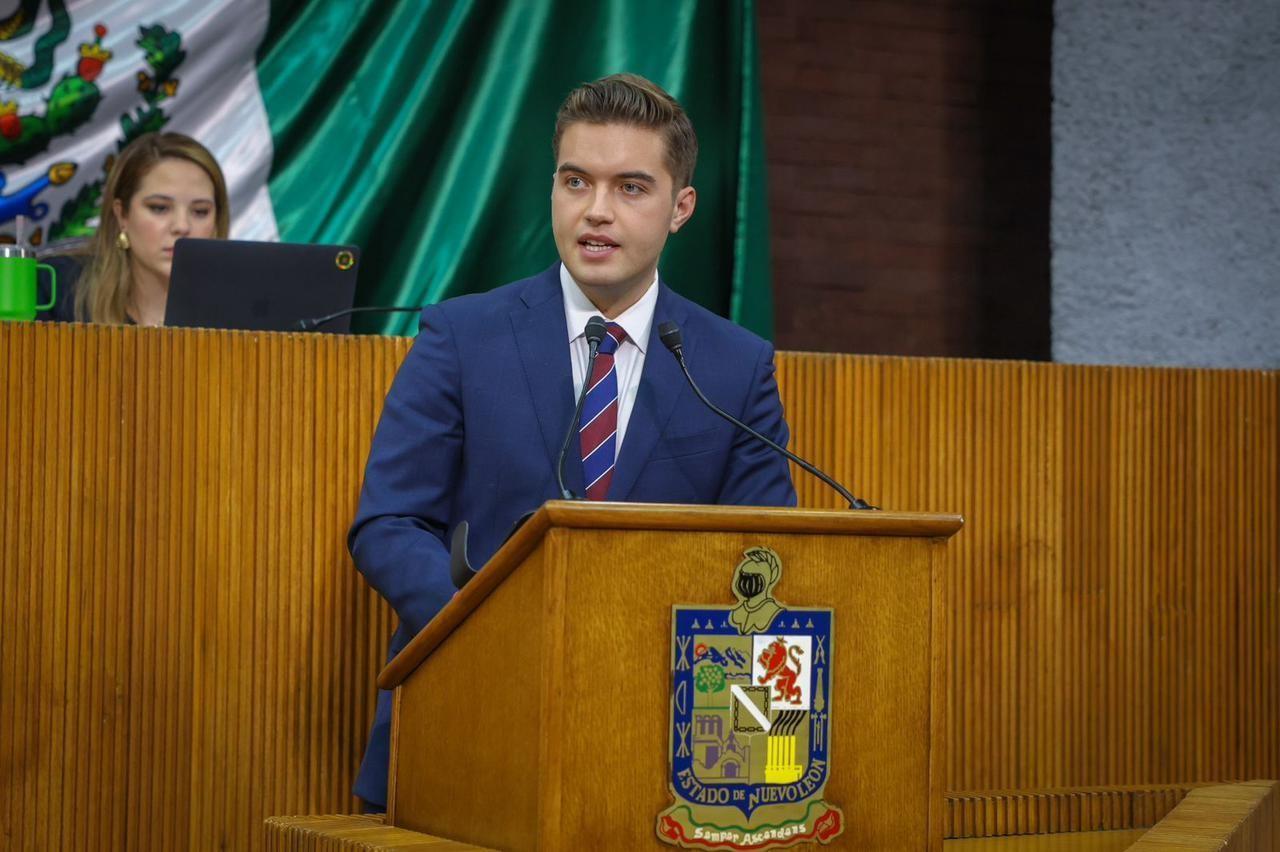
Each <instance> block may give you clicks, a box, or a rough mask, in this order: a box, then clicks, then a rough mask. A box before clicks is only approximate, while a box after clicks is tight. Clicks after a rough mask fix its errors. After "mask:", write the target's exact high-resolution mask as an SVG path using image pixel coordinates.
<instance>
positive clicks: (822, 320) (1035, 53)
mask: <svg viewBox="0 0 1280 852" xmlns="http://www.w3.org/2000/svg"><path fill="white" fill-rule="evenodd" d="M757 10H758V11H757V15H758V25H759V43H760V61H761V85H762V90H763V97H764V110H765V136H766V143H767V146H768V161H769V196H770V199H769V200H770V213H771V217H772V223H771V230H772V248H773V277H774V292H775V297H776V305H777V308H776V316H777V333H776V339H777V343H778V345H779V347H781V348H786V349H809V350H817V351H829V352H874V353H891V354H902V355H949V356H975V357H1003V358H1009V357H1012V358H1047V357H1048V356H1049V193H1050V185H1049V129H1050V128H1049V121H1050V96H1049V72H1050V37H1051V33H1052V8H1051V3H1050V2H1049V0H1021V2H1019V1H1018V0H1003V2H1001V0H977V1H976V2H959V0H954V1H953V0H936V2H923V1H922V0H920V1H918V2H909V0H881V1H880V2H874V1H873V0H866V1H865V2H864V0H834V2H828V3H813V2H799V0H762V2H759V3H758V4H757Z"/></svg>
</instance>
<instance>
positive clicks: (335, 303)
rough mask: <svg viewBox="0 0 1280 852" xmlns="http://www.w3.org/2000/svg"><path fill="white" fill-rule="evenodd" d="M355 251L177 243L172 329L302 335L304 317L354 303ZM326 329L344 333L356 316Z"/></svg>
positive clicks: (169, 311)
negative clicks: (232, 329)
mask: <svg viewBox="0 0 1280 852" xmlns="http://www.w3.org/2000/svg"><path fill="white" fill-rule="evenodd" d="M359 271H360V250H359V248H357V247H356V246H338V245H309V244H299V243H264V242H249V241H244V240H197V239H191V238H184V239H181V240H178V241H177V243H175V244H174V248H173V271H172V272H171V274H170V276H169V300H168V303H167V305H166V306H165V317H164V322H165V325H170V326H184V327H188V328H240V329H249V330H252V331H297V330H298V329H299V327H300V326H299V323H300V322H301V321H303V320H308V319H317V318H319V317H323V316H328V315H329V314H332V313H336V312H338V311H342V310H346V309H348V308H350V307H351V306H352V303H353V302H354V300H355V292H356V276H357V274H358V273H359ZM320 329H321V330H322V331H327V332H332V333H338V334H345V333H347V332H348V331H350V329H351V317H350V316H344V317H339V318H337V319H334V320H332V321H330V322H327V323H325V324H324V325H322V326H321V327H320Z"/></svg>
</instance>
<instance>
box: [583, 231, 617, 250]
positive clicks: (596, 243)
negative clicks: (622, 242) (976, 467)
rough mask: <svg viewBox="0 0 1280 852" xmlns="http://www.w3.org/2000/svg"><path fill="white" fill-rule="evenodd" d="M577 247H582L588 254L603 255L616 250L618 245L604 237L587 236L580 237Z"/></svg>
mask: <svg viewBox="0 0 1280 852" xmlns="http://www.w3.org/2000/svg"><path fill="white" fill-rule="evenodd" d="M578 245H580V246H582V247H583V248H584V249H586V251H587V252H588V253H589V254H603V253H604V252H607V251H609V250H611V249H616V248H617V247H618V244H617V243H615V242H614V241H613V240H610V239H607V238H605V237H598V236H594V235H593V236H588V237H580V238H579V239H578Z"/></svg>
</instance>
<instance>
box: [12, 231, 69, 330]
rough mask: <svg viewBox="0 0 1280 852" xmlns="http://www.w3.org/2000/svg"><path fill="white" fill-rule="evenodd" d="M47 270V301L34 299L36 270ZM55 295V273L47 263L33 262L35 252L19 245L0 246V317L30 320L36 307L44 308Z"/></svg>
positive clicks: (54, 298) (48, 307)
mask: <svg viewBox="0 0 1280 852" xmlns="http://www.w3.org/2000/svg"><path fill="white" fill-rule="evenodd" d="M39 269H46V270H48V272H49V303H48V304H47V305H40V304H37V303H36V275H37V274H38V272H37V270H39ZM57 298H58V273H57V272H55V271H54V269H53V267H52V266H50V265H49V264H47V263H37V262H36V256H35V253H34V252H32V251H31V250H30V249H25V248H22V247H21V246H0V321H3V320H33V319H35V318H36V311H47V310H49V309H50V308H52V307H53V303H54V302H55V301H57Z"/></svg>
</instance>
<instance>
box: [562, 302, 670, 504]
mask: <svg viewBox="0 0 1280 852" xmlns="http://www.w3.org/2000/svg"><path fill="white" fill-rule="evenodd" d="M658 288H659V289H658V303H657V305H655V306H654V310H653V326H652V328H650V329H649V346H648V348H647V349H646V350H645V355H644V370H643V371H642V372H641V374H640V388H639V390H638V391H637V392H636V401H635V405H633V406H632V408H631V419H630V420H628V421H627V434H626V437H625V438H624V439H623V442H622V452H621V453H619V455H618V465H617V468H616V469H615V470H614V472H613V482H612V484H610V486H609V495H608V499H610V500H626V499H627V497H628V496H629V495H630V494H631V489H632V488H633V487H634V486H635V484H636V478H637V477H638V476H639V475H640V471H641V470H643V469H644V466H645V464H646V463H647V462H648V460H649V456H650V455H651V454H652V453H653V448H654V447H655V446H656V445H657V443H658V438H659V437H660V436H661V435H662V432H663V430H664V429H665V428H666V425H667V421H668V420H670V419H671V414H672V412H673V411H675V408H676V402H677V401H678V400H679V399H680V396H681V394H683V393H684V392H685V390H686V388H685V384H686V380H685V377H684V373H682V372H681V371H680V365H679V364H677V363H676V359H675V357H674V356H673V355H672V354H671V353H670V352H668V351H667V347H665V346H663V345H662V341H661V340H660V339H659V337H658V327H659V326H661V325H662V323H664V322H667V321H668V320H670V321H672V322H674V323H676V324H677V325H679V326H680V327H681V329H682V330H683V329H684V325H685V320H686V319H687V318H688V312H687V311H686V310H685V307H684V305H683V304H681V303H680V301H679V300H678V299H677V298H676V297H675V295H674V294H673V293H672V292H671V290H670V289H669V288H668V287H667V285H666V284H663V283H661V282H659V285H658ZM565 333H566V334H568V332H567V331H566V332H565ZM684 351H685V353H686V354H687V355H691V354H692V351H693V341H692V340H690V339H688V338H686V339H685V341H684ZM567 422H568V421H567V420H566V423H567Z"/></svg>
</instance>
